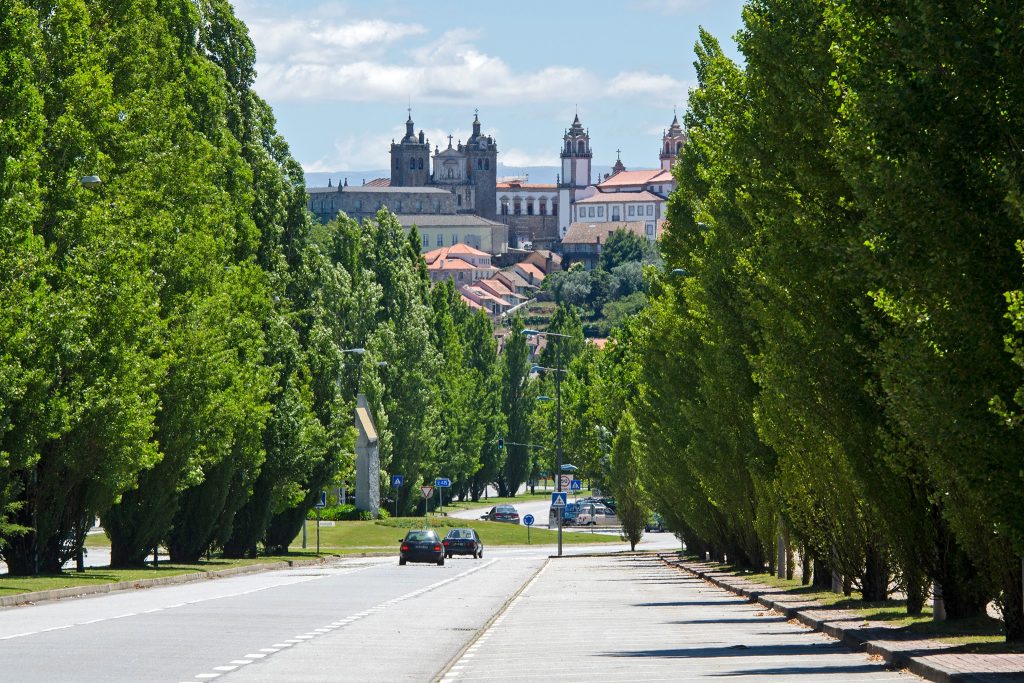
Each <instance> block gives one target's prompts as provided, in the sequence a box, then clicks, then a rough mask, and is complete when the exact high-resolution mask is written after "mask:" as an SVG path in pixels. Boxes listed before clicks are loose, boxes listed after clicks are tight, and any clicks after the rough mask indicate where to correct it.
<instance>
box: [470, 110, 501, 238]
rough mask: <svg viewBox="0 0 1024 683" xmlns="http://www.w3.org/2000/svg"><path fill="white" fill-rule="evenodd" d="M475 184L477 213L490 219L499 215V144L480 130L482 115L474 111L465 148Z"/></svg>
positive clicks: (474, 196) (474, 199)
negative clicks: (470, 130)
mask: <svg viewBox="0 0 1024 683" xmlns="http://www.w3.org/2000/svg"><path fill="white" fill-rule="evenodd" d="M463 149H464V150H465V152H466V163H467V165H468V166H469V169H468V170H469V173H468V175H469V178H470V179H471V180H472V184H473V201H474V210H475V213H476V215H478V216H481V217H483V218H487V219H489V220H492V221H493V220H495V219H496V218H497V217H498V188H497V183H498V145H497V143H496V142H494V138H492V137H491V136H490V135H483V134H482V133H481V132H480V116H479V113H478V112H474V113H473V134H472V135H470V136H469V139H468V140H467V141H466V144H465V146H464V148H463Z"/></svg>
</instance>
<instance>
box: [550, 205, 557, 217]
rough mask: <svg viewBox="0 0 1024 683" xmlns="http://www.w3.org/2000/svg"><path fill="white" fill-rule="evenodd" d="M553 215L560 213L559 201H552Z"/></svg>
mask: <svg viewBox="0 0 1024 683" xmlns="http://www.w3.org/2000/svg"><path fill="white" fill-rule="evenodd" d="M551 215H552V216H557V215H558V202H551Z"/></svg>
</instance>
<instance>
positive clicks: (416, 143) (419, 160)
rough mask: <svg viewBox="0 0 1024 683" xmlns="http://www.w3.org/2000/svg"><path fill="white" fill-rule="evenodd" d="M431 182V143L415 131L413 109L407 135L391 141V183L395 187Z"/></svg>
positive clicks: (408, 122) (424, 184)
mask: <svg viewBox="0 0 1024 683" xmlns="http://www.w3.org/2000/svg"><path fill="white" fill-rule="evenodd" d="M429 183H430V143H429V142H428V141H427V140H426V139H425V138H424V135H423V131H422V130H421V131H420V134H419V136H417V135H416V134H415V133H414V132H413V122H412V109H410V110H409V119H408V120H407V121H406V122H405V137H404V138H402V141H401V142H399V143H397V144H396V143H395V142H394V140H392V141H391V185H392V186H394V187H425V186H426V185H428V184H429Z"/></svg>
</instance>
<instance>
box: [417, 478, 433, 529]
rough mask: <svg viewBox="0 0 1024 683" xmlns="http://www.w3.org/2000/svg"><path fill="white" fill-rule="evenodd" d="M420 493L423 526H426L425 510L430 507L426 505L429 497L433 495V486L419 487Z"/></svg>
mask: <svg viewBox="0 0 1024 683" xmlns="http://www.w3.org/2000/svg"><path fill="white" fill-rule="evenodd" d="M420 493H421V494H422V495H423V523H424V524H428V522H427V508H429V507H430V505H428V503H429V502H430V496H431V495H432V494H433V493H434V487H433V486H421V487H420Z"/></svg>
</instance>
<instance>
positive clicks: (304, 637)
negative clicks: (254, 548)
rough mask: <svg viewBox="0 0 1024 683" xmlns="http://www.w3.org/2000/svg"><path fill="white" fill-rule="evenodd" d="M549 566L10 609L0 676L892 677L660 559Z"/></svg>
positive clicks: (474, 564) (354, 566) (491, 560)
mask: <svg viewBox="0 0 1024 683" xmlns="http://www.w3.org/2000/svg"><path fill="white" fill-rule="evenodd" d="M652 536H660V537H661V538H658V539H657V540H656V541H650V543H651V544H652V545H653V544H658V543H665V544H668V543H669V542H670V541H674V539H672V538H671V536H669V535H668V534H661V535H652ZM585 550H586V548H581V547H575V546H574V547H571V548H567V551H568V552H571V553H573V554H576V553H583V552H584V551H585ZM601 550H606V548H601ZM548 552H550V548H545V547H535V548H507V549H500V548H499V549H491V548H489V549H488V551H487V554H486V556H485V558H484V559H480V560H476V559H471V558H456V559H453V560H449V561H447V562H446V563H445V565H444V566H443V567H438V566H436V565H426V564H422V565H407V566H405V567H399V566H398V564H397V561H396V559H395V558H394V557H391V558H365V559H359V560H341V561H337V562H335V563H333V564H332V565H329V566H320V567H312V568H298V569H292V570H285V571H274V572H267V573H262V574H255V575H248V576H240V577H233V578H226V579H219V580H210V581H202V582H197V583H193V584H186V585H180V586H168V587H162V588H152V589H147V590H138V591H122V592H119V593H114V594H108V595H104V596H96V597H88V598H81V599H72V600H63V601H54V602H48V603H42V604H39V605H34V606H26V607H16V608H9V609H4V610H0V662H2V663H3V664H2V671H3V678H4V680H11V681H26V682H33V681H47V682H48V683H49V682H52V681H60V680H65V681H86V682H88V681H170V682H172V683H173V682H174V681H179V682H181V681H190V682H191V683H197V682H198V681H209V680H226V681H284V682H290V681H294V682H298V681H302V682H309V681H402V680H406V681H429V680H437V679H439V678H440V677H444V680H445V681H447V682H448V683H454V682H455V681H461V680H522V681H532V680H547V679H548V678H551V677H554V678H561V679H564V678H565V677H566V676H567V675H569V674H570V673H571V677H572V678H574V679H579V680H583V679H587V680H616V681H619V680H644V681H652V680H690V679H697V678H704V677H708V678H717V677H721V676H728V677H739V678H740V679H744V677H746V680H761V679H763V678H764V677H768V676H771V677H772V679H773V680H775V677H776V676H781V677H782V679H783V680H785V679H786V677H791V678H792V680H801V681H808V682H810V681H819V680H822V681H825V680H827V681H847V680H850V681H861V680H864V681H867V680H871V681H876V680H896V679H897V678H900V679H902V678H903V677H902V676H900V675H898V674H893V673H891V672H887V671H885V670H884V669H882V668H881V667H880V666H879V665H878V664H877V663H875V662H871V661H870V660H869V659H868V658H867V657H866V656H865V655H861V654H856V653H851V652H850V651H848V650H846V649H845V648H843V647H842V646H840V645H838V644H836V643H834V642H832V641H830V640H828V639H826V638H824V637H823V636H820V635H817V634H813V633H809V632H807V631H805V630H804V629H803V628H801V627H799V626H795V625H792V624H788V623H786V622H785V620H783V619H781V618H779V617H776V616H772V615H770V613H764V612H763V611H761V610H759V608H757V607H755V606H752V605H750V604H748V603H745V602H744V601H742V600H739V599H737V598H735V597H734V596H731V595H729V594H727V593H724V592H723V591H720V590H718V589H714V588H711V587H709V586H708V585H706V584H703V583H702V582H698V581H694V580H692V579H687V578H686V577H685V576H683V575H681V574H679V572H678V571H676V570H674V569H671V568H668V567H665V566H664V565H660V564H659V563H657V562H656V561H655V560H652V559H646V560H645V559H637V558H636V557H635V556H627V555H621V554H620V555H612V556H607V555H606V556H590V557H588V556H582V557H570V558H565V559H561V560H549V559H548V557H547V554H548ZM907 680H913V678H912V677H909V678H907Z"/></svg>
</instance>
